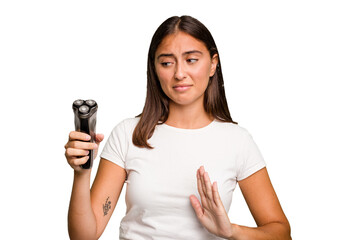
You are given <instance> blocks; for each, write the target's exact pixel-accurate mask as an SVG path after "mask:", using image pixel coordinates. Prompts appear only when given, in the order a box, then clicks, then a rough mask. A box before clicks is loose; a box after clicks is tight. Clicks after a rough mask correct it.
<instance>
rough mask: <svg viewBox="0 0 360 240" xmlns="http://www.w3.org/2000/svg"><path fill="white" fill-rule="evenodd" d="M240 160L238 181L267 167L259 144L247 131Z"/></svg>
mask: <svg viewBox="0 0 360 240" xmlns="http://www.w3.org/2000/svg"><path fill="white" fill-rule="evenodd" d="M238 161H239V163H238V166H239V168H238V174H237V181H240V180H243V179H245V178H247V177H249V176H250V175H252V174H254V173H255V172H257V171H259V170H260V169H262V168H264V167H266V164H265V161H264V159H263V156H262V155H261V153H260V150H259V148H258V146H257V145H256V143H255V142H254V140H253V137H252V136H251V135H250V133H248V132H247V131H245V133H244V137H243V141H242V147H241V153H240V154H239V159H238Z"/></svg>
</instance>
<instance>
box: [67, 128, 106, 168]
mask: <svg viewBox="0 0 360 240" xmlns="http://www.w3.org/2000/svg"><path fill="white" fill-rule="evenodd" d="M90 139H91V137H90V135H89V134H86V133H82V132H78V131H72V132H70V134H69V141H68V142H67V143H66V144H65V146H64V147H65V149H66V150H65V157H66V159H67V162H68V163H69V165H70V166H71V167H72V168H73V169H74V171H75V172H76V173H81V172H84V171H85V169H82V168H81V165H82V164H84V163H86V161H87V160H88V159H89V157H88V154H89V151H90V150H94V159H95V158H96V155H97V150H98V148H99V144H100V142H101V141H102V140H103V139H104V135H103V134H96V136H95V142H94V143H92V142H90Z"/></svg>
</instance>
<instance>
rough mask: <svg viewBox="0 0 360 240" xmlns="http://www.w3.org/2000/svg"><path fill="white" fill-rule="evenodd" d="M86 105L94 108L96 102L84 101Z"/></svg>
mask: <svg viewBox="0 0 360 240" xmlns="http://www.w3.org/2000/svg"><path fill="white" fill-rule="evenodd" d="M85 103H86V105H88V106H89V107H93V106H95V104H96V102H95V101H94V100H92V99H89V100H86V102H85Z"/></svg>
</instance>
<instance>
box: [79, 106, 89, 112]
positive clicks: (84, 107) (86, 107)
mask: <svg viewBox="0 0 360 240" xmlns="http://www.w3.org/2000/svg"><path fill="white" fill-rule="evenodd" d="M89 110H90V108H89V107H88V106H86V105H82V106H81V107H79V112H81V113H82V114H87V113H88V112H89Z"/></svg>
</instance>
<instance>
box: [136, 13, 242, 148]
mask: <svg viewBox="0 0 360 240" xmlns="http://www.w3.org/2000/svg"><path fill="white" fill-rule="evenodd" d="M177 31H182V32H184V33H187V34H189V35H191V36H192V37H194V38H196V39H198V40H200V41H202V42H203V43H204V44H205V45H206V47H207V49H208V50H209V53H210V57H211V58H212V57H213V56H214V55H215V54H217V55H218V65H217V69H216V71H215V74H214V75H213V76H212V77H211V78H210V80H209V85H208V87H207V89H206V90H205V94H204V108H205V111H206V112H207V113H208V114H210V115H211V116H213V117H214V118H216V119H218V120H220V121H223V122H232V123H236V122H234V121H233V120H232V118H231V116H230V111H229V108H228V105H227V101H226V97H225V90H224V81H223V76H222V72H221V64H220V57H219V53H218V50H217V47H216V44H215V41H214V39H213V37H212V36H211V33H210V31H209V30H208V29H207V28H206V27H205V26H204V25H203V24H202V23H201V22H200V21H199V20H197V19H195V18H193V17H190V16H181V17H177V16H174V17H170V18H168V19H167V20H165V22H163V23H162V24H161V25H160V26H159V28H158V29H157V30H156V32H155V33H154V36H153V38H152V40H151V43H150V48H149V53H148V63H147V92H146V100H145V106H144V109H143V111H142V113H141V114H139V115H138V116H137V117H140V120H139V122H138V124H137V126H136V128H135V130H134V133H133V137H132V141H133V143H134V145H135V146H138V147H146V148H150V149H151V148H153V147H152V146H150V145H149V143H148V141H147V140H148V139H149V138H151V136H152V134H153V132H154V130H155V127H156V125H158V124H162V123H164V122H166V120H167V118H168V116H169V98H168V97H167V96H166V94H165V93H164V92H163V90H162V88H161V86H160V82H159V79H158V77H157V74H156V71H155V52H156V50H157V48H158V46H159V45H160V43H161V41H162V40H163V39H164V38H165V37H166V36H168V35H170V34H173V33H175V32H177Z"/></svg>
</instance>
